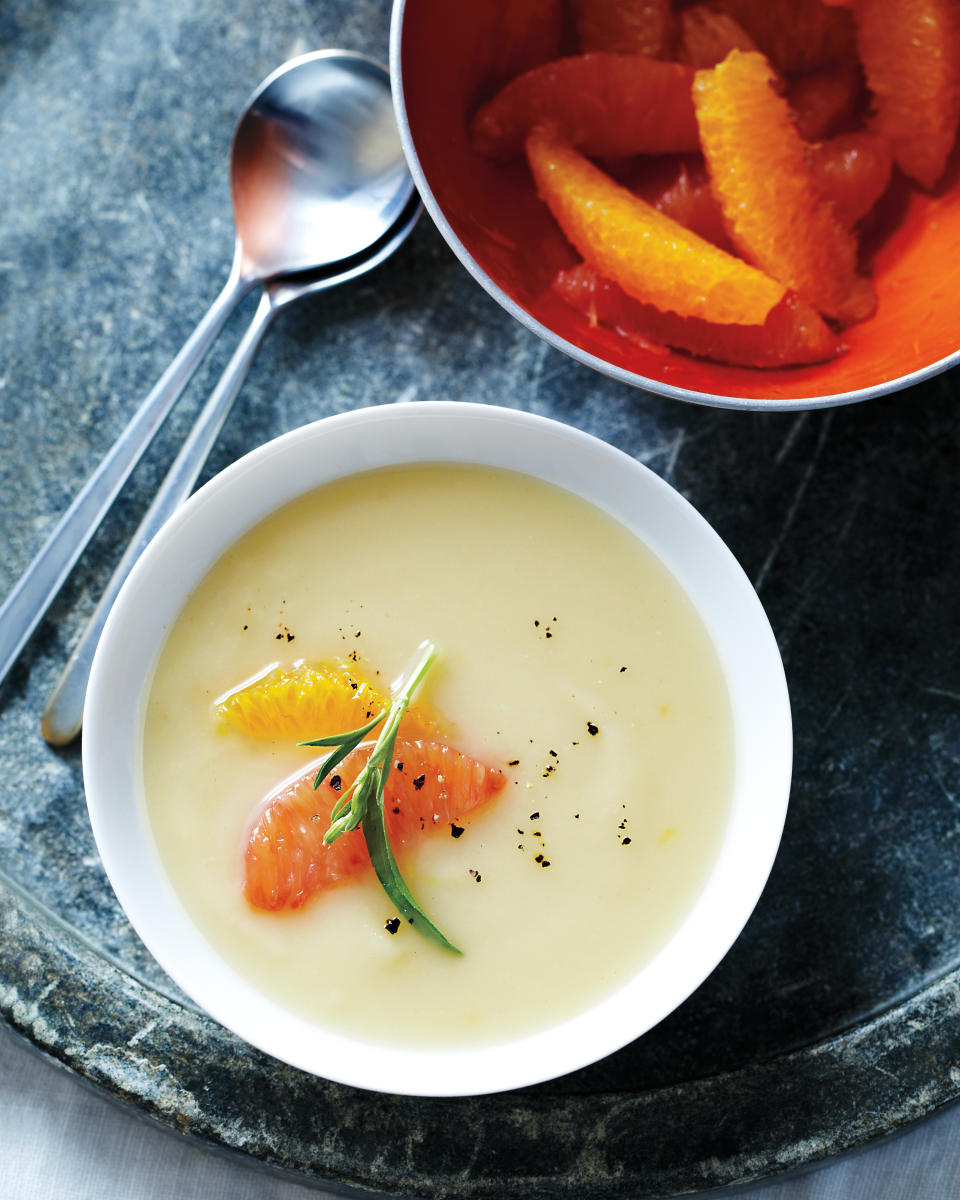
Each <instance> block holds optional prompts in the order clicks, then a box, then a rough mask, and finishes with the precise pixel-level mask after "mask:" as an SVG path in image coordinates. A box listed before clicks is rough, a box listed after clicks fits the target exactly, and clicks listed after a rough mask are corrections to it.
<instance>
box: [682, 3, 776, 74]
mask: <svg viewBox="0 0 960 1200" xmlns="http://www.w3.org/2000/svg"><path fill="white" fill-rule="evenodd" d="M756 49H757V43H756V42H755V41H754V40H753V38H752V37H751V36H750V34H749V33H747V31H746V30H745V29H744V28H743V26H742V25H741V24H740V23H739V22H738V21H737V20H736V19H735V18H734V17H732V16H731V15H730V14H729V13H725V12H717V11H716V10H714V9H712V8H710V7H709V5H707V4H694V5H693V7H692V8H685V9H684V10H683V12H682V13H681V14H680V61H681V62H685V63H689V64H690V66H691V67H713V66H716V64H717V63H718V62H723V60H724V59H725V58H726V57H727V55H728V54H729V53H730V51H731V50H756Z"/></svg>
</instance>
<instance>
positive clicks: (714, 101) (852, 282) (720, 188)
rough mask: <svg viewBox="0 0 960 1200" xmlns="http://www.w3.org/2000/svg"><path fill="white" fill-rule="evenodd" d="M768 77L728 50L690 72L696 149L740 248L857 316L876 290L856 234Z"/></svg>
mask: <svg viewBox="0 0 960 1200" xmlns="http://www.w3.org/2000/svg"><path fill="white" fill-rule="evenodd" d="M773 78H774V77H773V72H772V70H771V68H770V64H769V63H768V62H767V61H766V59H765V58H764V57H763V55H761V54H746V53H741V52H740V51H739V50H734V51H733V52H732V53H731V54H730V56H729V57H728V58H727V59H726V60H725V61H724V62H722V63H721V64H720V65H719V66H717V67H714V68H713V70H711V71H698V72H697V76H696V80H695V82H694V89H693V92H694V103H695V105H696V109H697V120H698V121H699V124H700V140H701V143H702V145H703V153H704V157H705V159H706V162H707V168H708V170H709V172H710V179H711V182H712V185H713V189H714V191H715V193H716V195H717V198H718V199H719V201H720V206H721V208H722V209H723V214H724V217H725V219H726V222H727V227H728V230H729V232H730V237H731V239H732V240H733V244H734V245H735V246H736V247H737V249H738V250H739V252H740V253H741V254H742V255H743V256H744V258H746V259H748V260H749V261H750V262H752V263H754V264H755V265H756V266H757V267H760V268H761V269H762V270H764V271H766V272H768V273H769V274H770V275H772V276H773V277H774V278H775V279H778V280H780V282H781V283H783V284H785V285H786V286H787V287H789V288H791V289H792V290H793V291H795V292H796V293H797V294H798V295H799V296H800V297H801V298H802V299H804V300H806V301H807V302H808V303H809V304H812V305H813V307H814V308H816V309H817V310H818V311H819V312H821V313H823V314H824V315H825V316H828V317H834V318H836V319H837V320H839V321H842V322H846V323H848V322H851V321H858V320H862V319H863V318H864V317H867V316H869V315H870V314H871V313H872V312H873V309H874V308H875V306H876V298H875V296H874V294H873V288H872V287H871V285H870V282H869V280H867V279H864V278H863V277H861V276H860V275H858V274H857V243H856V240H855V238H854V237H853V235H852V234H851V233H850V232H849V231H848V230H846V229H844V228H843V226H842V225H841V224H840V222H839V220H838V219H837V217H836V215H835V213H834V211H833V207H832V205H831V204H830V203H829V201H827V200H826V199H825V198H824V197H823V196H822V194H821V192H820V189H819V188H818V186H817V182H816V180H815V178H814V176H813V172H812V170H811V168H810V166H809V164H808V162H807V157H806V149H807V148H806V143H804V141H803V139H802V138H801V137H800V135H799V134H798V133H797V131H796V128H795V126H794V124H793V121H792V120H791V118H790V110H789V107H788V105H787V102H786V100H785V99H783V97H781V96H778V95H777V93H776V92H775V91H774V89H773V86H772V84H773ZM584 257H586V255H584ZM588 261H589V260H588ZM608 274H609V272H608Z"/></svg>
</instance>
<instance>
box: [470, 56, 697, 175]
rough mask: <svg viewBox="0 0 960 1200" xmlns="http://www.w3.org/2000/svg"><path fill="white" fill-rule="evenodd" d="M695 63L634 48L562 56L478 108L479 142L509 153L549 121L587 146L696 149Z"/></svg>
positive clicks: (594, 149) (496, 153)
mask: <svg viewBox="0 0 960 1200" xmlns="http://www.w3.org/2000/svg"><path fill="white" fill-rule="evenodd" d="M692 83H693V70H692V69H691V68H690V67H687V66H684V65H683V64H682V63H671V62H660V61H659V60H657V59H654V58H646V57H644V56H643V55H634V54H583V55H579V56H576V57H573V58H560V59H557V60H556V61H555V62H552V63H547V64H545V65H544V66H542V67H535V68H534V69H533V70H532V71H527V72H526V73H525V74H523V75H518V76H517V78H516V79H514V80H513V81H512V82H511V83H508V84H507V86H506V87H505V88H504V89H503V90H502V91H501V92H499V93H498V94H497V95H496V96H494V98H493V99H492V100H490V101H489V102H488V103H487V104H485V105H484V106H483V107H482V108H481V109H480V110H479V111H478V112H477V113H476V115H475V116H474V118H473V121H472V122H471V126H470V136H471V138H472V141H473V146H474V149H475V150H476V151H477V153H479V154H483V155H485V156H486V157H488V158H495V159H499V160H502V161H506V160H508V159H511V158H519V157H521V156H522V154H523V144H524V140H525V138H526V136H527V134H528V133H529V132H530V131H531V129H533V128H534V127H535V126H536V125H539V124H541V123H542V122H544V121H549V122H551V123H552V124H553V125H555V126H556V127H557V128H558V129H559V130H560V131H561V132H562V133H563V134H564V136H565V137H566V138H567V140H568V141H570V142H571V143H572V144H573V145H575V146H578V147H579V148H580V149H581V150H583V151H584V153H586V154H596V155H611V156H620V155H631V154H669V153H679V154H682V153H684V152H686V151H693V150H698V149H699V140H698V134H697V122H696V118H695V116H694V112H693V100H692V97H691V93H690V88H691V85H692Z"/></svg>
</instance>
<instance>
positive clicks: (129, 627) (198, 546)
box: [83, 401, 792, 1096]
mask: <svg viewBox="0 0 960 1200" xmlns="http://www.w3.org/2000/svg"><path fill="white" fill-rule="evenodd" d="M421 447H426V450H425V452H421V450H420V448H421ZM345 454H346V455H347V456H348V457H347V458H346V459H344V455H345ZM451 461H453V462H457V461H459V462H464V463H468V462H469V463H480V464H482V465H489V466H494V467H502V468H505V469H508V470H511V469H512V470H520V471H525V473H526V474H528V475H532V476H534V477H538V478H541V479H546V480H547V481H548V482H552V483H558V484H559V486H561V487H566V489H567V490H568V491H572V492H573V493H574V494H578V495H581V496H583V497H584V499H586V500H587V501H588V502H590V503H593V504H594V505H595V506H596V507H599V508H601V509H604V510H606V511H607V512H610V513H611V515H613V516H614V518H615V519H618V520H620V522H621V524H625V525H626V526H627V528H633V530H634V532H637V533H638V534H640V536H641V537H642V540H644V541H645V542H646V543H647V545H648V546H649V547H650V548H651V549H652V550H653V552H654V553H655V554H656V555H657V557H659V558H660V560H661V562H663V564H664V565H665V566H666V567H667V569H668V570H670V571H671V573H672V574H673V575H674V578H675V579H677V581H678V582H679V583H680V586H681V587H682V588H683V589H684V590H685V591H686V592H687V594H688V596H689V598H690V599H691V601H692V603H693V605H694V607H695V609H696V611H697V612H698V613H699V614H700V617H701V619H702V620H703V621H704V624H705V625H706V626H707V631H708V634H709V635H710V637H711V640H712V641H713V644H714V647H715V649H716V650H717V653H718V655H719V657H720V660H721V667H722V670H723V673H724V676H725V678H726V681H727V686H728V691H729V692H730V696H731V707H732V710H733V714H734V725H735V751H736V765H735V784H734V799H733V804H732V810H731V814H730V817H729V819H728V826H727V830H726V832H725V834H724V836H723V841H722V845H721V847H720V849H719V851H718V854H717V858H716V860H715V861H714V863H713V865H712V867H711V870H710V874H709V877H708V879H707V881H706V883H705V885H704V887H703V889H702V891H701V894H700V895H699V897H698V898H697V900H696V901H695V902H694V904H693V907H692V909H691V910H690V911H689V912H688V914H687V916H686V917H685V918H684V920H683V922H682V923H681V925H680V927H679V928H678V929H677V930H676V931H675V933H674V934H673V935H672V936H671V938H670V939H669V941H668V942H667V943H666V945H665V946H663V947H662V949H661V950H660V951H659V952H658V953H657V954H656V955H655V956H654V958H653V959H652V960H651V961H650V962H648V963H647V964H646V965H645V966H644V967H643V968H642V969H641V970H640V971H639V972H637V973H636V974H635V975H634V976H633V977H632V978H630V979H628V980H627V982H626V983H625V984H623V986H621V987H620V988H618V990H617V991H616V992H614V993H613V995H610V996H607V997H605V998H602V999H601V1000H600V1001H599V1002H597V1003H596V1004H594V1005H592V1006H591V1007H590V1008H588V1009H587V1010H586V1011H585V1012H582V1013H580V1014H578V1015H576V1016H574V1017H572V1018H570V1019H567V1020H564V1021H562V1022H560V1023H559V1024H555V1025H553V1026H551V1027H549V1028H547V1029H546V1030H543V1031H541V1032H538V1033H533V1034H528V1035H524V1036H520V1037H513V1038H508V1039H505V1040H503V1041H498V1042H495V1043H494V1044H492V1045H491V1044H487V1043H485V1044H483V1045H480V1046H475V1047H465V1048H461V1047H453V1048H451V1047H443V1048H440V1049H437V1050H423V1049H408V1048H404V1047H385V1046H383V1045H382V1044H381V1043H373V1042H365V1041H362V1040H361V1039H359V1038H356V1037H350V1036H345V1035H341V1034H337V1033H333V1032H331V1031H328V1030H324V1029H322V1028H320V1027H318V1026H316V1025H314V1024H312V1023H311V1022H308V1021H307V1020H305V1019H303V1018H300V1017H297V1016H296V1015H295V1014H291V1013H289V1012H288V1011H287V1010H285V1009H284V1008H283V1007H282V1006H281V1005H280V1004H279V1003H277V1002H275V1001H273V1000H271V999H269V998H268V997H266V996H264V995H262V994H261V993H259V992H258V991H257V990H256V988H255V987H254V985H253V984H251V983H248V982H247V981H246V979H245V978H243V977H242V976H241V975H240V974H239V972H238V971H237V970H235V969H234V968H233V967H231V966H230V965H229V964H228V963H227V962H226V961H225V960H223V959H221V958H220V957H219V955H218V954H217V952H216V951H215V950H213V949H212V947H211V946H210V944H209V943H208V942H207V940H206V938H205V936H204V935H203V934H202V933H201V932H200V931H199V929H198V927H197V926H195V925H194V924H193V921H192V918H190V916H189V914H188V913H187V912H186V910H185V909H184V907H183V905H182V903H181V901H180V900H179V898H178V896H177V895H176V893H175V892H174V890H173V886H172V884H171V883H170V882H169V879H168V878H167V875H166V871H165V869H164V868H163V866H162V864H161V862H160V858H159V853H158V851H157V849H156V847H155V845H154V843H153V840H152V835H151V834H150V831H149V823H148V818H147V815H146V808H145V802H144V799H143V784H142V772H141V768H140V761H141V759H140V755H141V745H142V743H141V734H142V720H143V708H144V705H145V700H146V694H147V692H148V690H149V682H150V678H151V675H152V666H153V664H154V662H155V660H156V655H157V653H158V652H159V649H160V646H161V645H162V641H163V638H164V636H165V633H166V630H167V628H168V627H169V624H170V623H171V622H172V621H173V620H174V619H175V618H176V615H177V613H178V612H179V610H180V607H181V606H182V604H183V602H184V601H185V599H186V597H187V595H188V594H189V592H190V591H191V590H192V587H193V586H195V585H196V583H197V582H199V580H200V579H201V578H202V577H203V576H204V575H205V574H206V572H207V570H209V568H210V566H211V565H212V564H213V563H214V562H215V561H216V560H217V559H218V558H219V557H220V555H221V554H222V553H223V552H224V551H226V550H227V549H228V548H229V546H231V545H232V544H233V543H234V542H235V541H236V540H237V538H238V537H240V536H242V535H243V533H244V532H245V531H246V530H248V529H249V528H251V527H252V526H253V525H255V524H257V523H258V522H259V521H260V520H262V519H263V518H264V517H266V516H267V515H269V513H271V512H273V511H275V510H276V509H277V508H279V507H280V506H282V505H283V504H284V503H287V502H288V501H289V500H291V499H294V498H295V497H296V496H298V495H301V494H303V493H304V492H305V491H308V490H310V488H312V487H319V486H322V485H323V484H324V483H325V482H329V481H332V480H333V479H336V478H342V477H343V476H345V475H352V474H355V473H357V472H358V471H363V470H369V469H375V468H377V467H380V466H388V465H400V464H406V463H412V462H451ZM265 480H266V481H268V482H269V481H272V486H264V481H265ZM254 482H257V483H258V484H259V486H251V484H252V483H254ZM305 482H306V484H307V486H304V484H305ZM618 506H619V508H618ZM626 513H629V514H630V516H629V519H625V517H624V515H623V514H626ZM641 526H642V527H643V528H644V529H645V530H646V535H644V534H641V533H640V528H639V527H641ZM692 590H693V591H694V592H695V593H696V594H691V591H692ZM708 597H709V604H708V603H707V598H708ZM721 635H722V636H721ZM791 771H792V726H791V717H790V703H789V696H788V692H787V685H786V679H785V676H784V672H783V664H782V661H781V659H780V654H779V650H778V649H777V645H776V640H775V638H774V635H773V632H772V630H771V628H770V625H769V622H768V621H767V618H766V614H765V613H764V611H763V608H762V606H761V604H760V601H759V599H758V597H757V595H756V593H755V591H754V590H753V587H752V585H751V584H750V582H749V580H748V579H747V577H746V575H745V574H744V572H743V570H742V568H741V567H740V565H739V563H738V562H737V561H736V559H735V558H734V556H733V554H732V553H731V552H730V550H729V549H728V548H727V547H726V545H725V544H724V543H723V541H722V540H721V539H720V537H719V535H718V534H717V533H716V532H715V531H714V530H713V529H712V527H711V526H710V525H709V524H708V523H707V522H706V520H705V519H704V518H703V517H702V516H700V514H699V513H697V511H696V510H695V509H694V508H693V506H692V505H690V503H689V502H688V501H687V500H686V499H684V498H683V497H682V496H681V495H680V493H678V492H677V491H675V490H674V489H673V488H672V487H670V485H669V484H667V483H666V482H665V481H664V480H662V479H661V478H660V477H659V476H657V475H656V474H655V473H654V472H652V471H650V470H649V468H647V467H645V466H643V465H642V464H641V463H639V462H637V461H636V460H635V459H633V458H631V457H630V456H629V455H627V454H625V453H623V452H622V451H620V450H619V449H616V448H615V447H613V446H611V445H609V444H608V443H606V442H603V441H601V440H600V439H598V438H595V437H593V436H592V435H590V434H587V433H585V432H583V431H581V430H578V429H575V428H573V427H572V426H568V425H565V424H563V423H561V422H559V421H556V420H554V419H552V418H547V417H543V416H539V415H535V414H531V413H527V412H521V411H518V410H512V409H506V408H498V407H495V406H491V405H483V404H467V403H462V402H457V401H421V402H414V403H407V404H396V405H383V406H375V407H371V408H365V409H358V410H354V411H352V412H347V413H341V414H337V415H334V416H330V417H326V418H323V419H321V420H319V421H316V422H314V423H312V424H310V425H306V426H302V427H301V428H299V429H296V430H293V431H291V432H290V433H287V434H284V435H282V436H281V437H279V438H277V439H275V440H273V441H271V442H268V443H266V444H265V445H262V446H260V447H259V448H257V449H255V450H253V451H251V452H250V453H249V454H247V455H246V456H244V457H243V458H241V459H239V460H238V461H237V462H235V463H234V464H233V465H232V466H230V467H228V468H226V470H224V471H223V472H221V473H220V474H219V475H217V476H216V477H214V478H213V479H212V480H211V481H210V482H208V483H207V484H205V485H204V487H203V488H201V489H200V491H198V492H197V493H196V494H195V495H194V496H193V497H191V499H190V500H188V501H187V502H186V504H185V505H184V506H183V507H182V508H181V509H180V510H179V511H178V512H177V513H176V514H175V515H174V517H172V518H171V519H170V521H169V522H168V523H167V524H166V525H165V526H164V528H163V529H162V530H161V532H160V533H159V534H158V535H157V537H156V538H155V539H154V541H153V542H151V544H150V545H149V546H148V548H147V550H146V551H145V552H144V554H143V556H142V557H141V559H140V560H139V562H138V563H137V564H136V566H135V568H134V570H133V571H132V572H131V574H130V576H129V578H128V580H127V581H126V583H125V584H124V587H123V589H122V590H121V593H120V595H119V597H118V599H117V601H116V603H115V605H114V608H113V610H112V612H111V614H110V617H109V619H108V621H107V623H106V626H105V629H104V632H103V635H102V638H101V642H100V646H99V647H98V650H97V654H96V658H95V660H94V664H93V669H92V672H91V678H90V686H89V690H88V694H87V706H86V708H85V711H84V741H83V772H84V783H85V788H86V794H87V806H88V812H89V816H90V821H91V825H92V827H93V832H94V837H95V840H96V843H97V847H98V850H99V852H100V855H101V860H102V862H103V865H104V868H105V870H106V872H107V875H108V877H109V879H110V882H111V884H112V886H113V888H114V891H115V893H116V895H117V897H118V899H119V901H120V903H121V905H122V907H123V908H124V910H125V912H126V914H127V917H128V919H129V920H130V922H131V924H132V925H133V927H134V929H135V930H136V932H137V933H138V934H139V936H140V937H141V939H142V940H143V942H144V944H145V945H146V947H147V949H148V950H149V951H150V953H151V954H152V955H153V956H154V957H155V958H156V960H157V961H158V962H159V964H160V966H161V967H162V968H163V969H164V970H165V971H166V972H167V974H168V975H169V976H170V977H171V978H172V979H173V980H174V981H175V982H176V983H177V984H178V986H180V987H181V988H182V989H183V991H185V992H186V993H187V994H188V995H189V996H191V997H192V998H193V1000H195V1001H196V1002H197V1003H198V1004H199V1005H200V1006H201V1007H202V1008H203V1009H205V1010H206V1011H207V1012H208V1013H209V1014H210V1015H211V1016H212V1017H213V1018H214V1019H215V1020H216V1021H218V1022H219V1023H220V1024H221V1025H223V1026H225V1027H226V1028H228V1029H230V1030H231V1031H233V1032H234V1033H235V1034H237V1035H238V1036H240V1037H242V1038H243V1039H244V1040H245V1041H247V1042H249V1043H250V1044H252V1045H253V1046H255V1047H257V1048H258V1049H260V1050H263V1051H265V1052H267V1053H269V1054H272V1055H273V1056H274V1057H277V1058H279V1059H281V1060H283V1061H285V1062H288V1063H290V1064H291V1065H293V1066H295V1067H298V1068H300V1069H303V1070H305V1071H308V1072H310V1073H312V1074H315V1075H321V1076H323V1077H326V1078H328V1079H332V1080H334V1081H336V1082H338V1083H344V1084H348V1085H352V1086H356V1087H362V1088H367V1089H370V1090H374V1091H382V1092H389V1093H395V1094H406V1095H419V1096H460V1095H477V1094H483V1093H489V1092H496V1091H503V1090H507V1089H509V1088H515V1087H520V1086H526V1085H529V1084H533V1083H538V1082H542V1081H544V1080H546V1079H549V1078H553V1077H556V1076H558V1075H562V1074H566V1073H568V1072H569V1071H572V1070H575V1069H578V1068H580V1067H583V1066H586V1065H588V1064H590V1063H592V1062H595V1061H597V1060H598V1059H599V1058H602V1057H605V1056H606V1055H607V1054H610V1053H612V1052H614V1051H616V1050H617V1049H620V1048H621V1047H622V1046H624V1045H626V1044H627V1043H628V1042H630V1041H632V1040H634V1039H635V1038H636V1037H638V1036H640V1035H641V1034H642V1033H645V1032H646V1031H647V1030H648V1029H650V1028H652V1027H653V1026H654V1025H655V1024H657V1023H658V1022H659V1021H660V1020H662V1019H663V1018H664V1017H665V1016H667V1015H668V1013H670V1012H672V1011H673V1010H674V1009H675V1008H676V1007H677V1006H678V1005H679V1004H680V1003H682V1001H683V1000H685V999H686V998H687V997H688V996H689V995H690V994H691V993H692V992H693V991H694V990H695V989H696V987H698V986H699V985H700V983H702V982H703V980H704V979H705V978H706V977H707V976H708V975H709V974H710V973H711V971H712V970H713V969H714V968H715V967H716V965H717V964H718V963H719V962H720V960H721V959H722V958H723V956H724V955H725V954H726V952H727V950H728V949H729V948H730V946H731V945H732V944H733V942H734V941H735V939H736V938H737V936H739V933H740V931H741V930H742V928H743V926H744V925H745V923H746V921H747V920H748V918H749V916H750V913H751V912H752V911H753V908H754V907H755V905H756V903H757V900H758V899H759V897H760V894H761V892H762V890H763V887H764V885H765V883H766V880H767V877H768V875H769V872H770V870H771V868H772V866H773V862H774V859H775V856H776V853H777V849H778V846H779V842H780V837H781V834H782V830H783V824H784V820H785V817H786V808H787V801H788V797H789V791H790V778H791ZM131 799H132V800H133V803H131Z"/></svg>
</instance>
